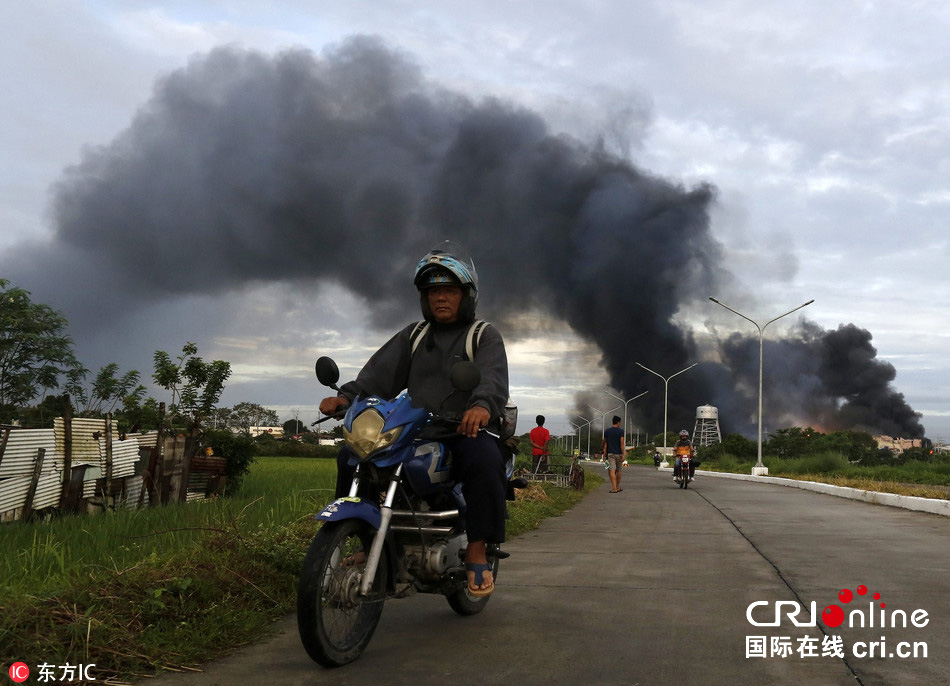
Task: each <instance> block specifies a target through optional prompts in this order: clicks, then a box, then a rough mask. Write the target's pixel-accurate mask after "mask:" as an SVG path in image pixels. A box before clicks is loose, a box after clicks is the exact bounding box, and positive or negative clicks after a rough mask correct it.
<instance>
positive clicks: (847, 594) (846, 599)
mask: <svg viewBox="0 0 950 686" xmlns="http://www.w3.org/2000/svg"><path fill="white" fill-rule="evenodd" d="M852 598H854V596H853V595H851V591H850V590H849V589H847V588H843V589H841V591H839V592H838V600H840V601H841V602H842V603H850V602H851V599H852Z"/></svg>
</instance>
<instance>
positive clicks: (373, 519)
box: [315, 498, 381, 529]
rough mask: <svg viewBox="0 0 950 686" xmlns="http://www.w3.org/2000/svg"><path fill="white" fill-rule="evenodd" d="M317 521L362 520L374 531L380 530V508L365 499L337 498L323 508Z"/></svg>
mask: <svg viewBox="0 0 950 686" xmlns="http://www.w3.org/2000/svg"><path fill="white" fill-rule="evenodd" d="M315 519H317V520H319V521H321V522H336V521H340V520H342V519H362V520H363V521H364V522H366V523H367V524H369V525H370V526H371V527H373V528H374V529H379V524H380V521H381V516H380V513H379V507H378V506H377V505H375V504H374V503H371V502H369V501H368V500H364V499H363V498H337V499H336V500H334V501H333V502H332V503H330V504H329V505H327V506H326V507H325V508H323V511H322V512H321V513H320V514H318V515H317V516H316V517H315Z"/></svg>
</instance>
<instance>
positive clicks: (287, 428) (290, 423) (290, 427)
mask: <svg viewBox="0 0 950 686" xmlns="http://www.w3.org/2000/svg"><path fill="white" fill-rule="evenodd" d="M283 427H284V435H285V436H296V435H297V434H300V433H303V432H304V431H306V430H307V427H306V425H305V424H304V423H303V422H302V421H300V420H299V419H288V420H287V421H286V422H284V424H283Z"/></svg>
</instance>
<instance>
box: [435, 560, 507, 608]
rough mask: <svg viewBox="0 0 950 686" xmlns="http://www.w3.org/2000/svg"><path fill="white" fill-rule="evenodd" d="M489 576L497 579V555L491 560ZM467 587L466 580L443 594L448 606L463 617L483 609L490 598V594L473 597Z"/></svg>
mask: <svg viewBox="0 0 950 686" xmlns="http://www.w3.org/2000/svg"><path fill="white" fill-rule="evenodd" d="M491 576H492V579H493V580H494V581H498V558H497V557H496V558H494V559H493V560H492V566H491ZM466 578H467V575H466ZM467 587H468V581H466V582H465V585H464V586H462V588H460V589H458V590H457V591H454V592H452V593H450V594H448V595H447V596H445V598H446V600H448V601H449V607H451V608H452V609H453V610H455V612H456V613H457V614H460V615H462V616H463V617H469V616H471V615H477V614H478V613H479V612H481V611H482V610H484V609H485V605H487V604H488V601H489V600H491V596H490V595H489V596H485V597H484V598H474V597H472V596H470V595H469V594H468V590H467Z"/></svg>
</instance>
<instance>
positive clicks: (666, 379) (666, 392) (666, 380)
mask: <svg viewBox="0 0 950 686" xmlns="http://www.w3.org/2000/svg"><path fill="white" fill-rule="evenodd" d="M636 364H637V366H638V367H641V368H642V369H646V370H647V371H648V372H650V373H651V374H656V375H657V376H658V377H660V378H661V379H663V463H662V464H661V466H662V467H669V466H670V463H669V462H667V461H666V417H667V408H668V407H669V398H670V379H672V378H673V377H674V376H678V375H680V374H682V373H683V372H688V371H689V370H690V369H692V368H693V367H695V366H696V365H697V364H699V362H693V364H691V365H690V366H688V367H687V368H686V369H681V370H679V371H678V372H676V374H670V375H669V376H663V375H662V374H660V373H659V372H655V371H653V370H652V369H650V368H649V367H644V366H643V365H642V364H640V363H639V362H637V363H636Z"/></svg>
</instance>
